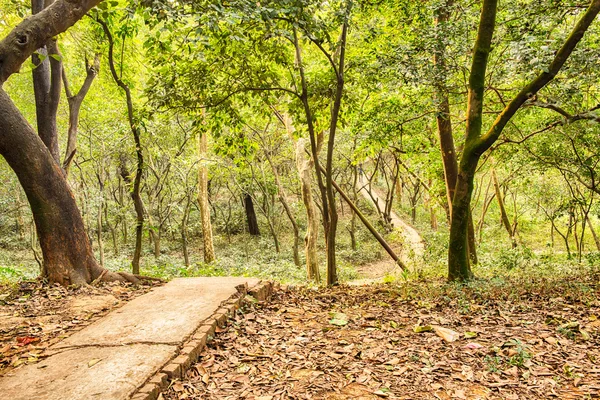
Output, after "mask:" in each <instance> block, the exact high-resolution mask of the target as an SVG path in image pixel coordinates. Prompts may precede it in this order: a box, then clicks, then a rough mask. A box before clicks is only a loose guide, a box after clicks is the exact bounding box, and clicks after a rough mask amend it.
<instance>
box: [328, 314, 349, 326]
mask: <svg viewBox="0 0 600 400" xmlns="http://www.w3.org/2000/svg"><path fill="white" fill-rule="evenodd" d="M329 316H330V317H331V319H330V320H329V323H330V324H331V325H336V326H345V325H348V316H347V315H346V314H344V313H338V312H331V313H329Z"/></svg>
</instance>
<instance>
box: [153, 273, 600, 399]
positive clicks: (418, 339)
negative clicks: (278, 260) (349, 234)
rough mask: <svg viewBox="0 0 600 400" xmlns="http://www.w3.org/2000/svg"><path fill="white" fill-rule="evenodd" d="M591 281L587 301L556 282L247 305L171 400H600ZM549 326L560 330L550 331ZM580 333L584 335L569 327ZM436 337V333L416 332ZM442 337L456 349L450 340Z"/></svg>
mask: <svg viewBox="0 0 600 400" xmlns="http://www.w3.org/2000/svg"><path fill="white" fill-rule="evenodd" d="M591 281H593V282H598V280H597V279H594V280H591ZM591 281H590V282H586V284H589V285H588V287H591V288H592V289H591V290H587V291H584V292H580V291H578V289H577V288H576V287H572V286H569V287H567V288H566V289H565V287H564V286H561V284H549V283H547V282H546V283H544V282H542V283H540V286H515V285H514V284H513V283H511V284H509V285H507V286H506V287H502V288H497V289H494V288H492V289H485V290H483V289H481V288H479V289H478V288H475V289H474V288H473V287H465V288H456V287H452V286H448V285H445V284H444V283H442V282H415V283H407V284H402V285H372V286H349V287H348V286H342V287H334V288H329V289H322V290H314V289H309V288H294V289H285V290H280V291H279V292H277V293H275V295H274V297H273V299H272V301H271V302H270V303H266V304H256V303H247V304H246V305H245V308H244V309H243V310H242V311H241V312H240V313H238V314H237V316H236V317H235V319H233V320H232V321H231V323H230V325H229V327H228V328H227V329H225V330H223V332H221V333H218V334H217V335H216V337H215V339H214V340H213V341H212V342H211V343H210V345H209V346H208V347H207V348H206V349H205V350H204V351H203V353H202V354H201V356H200V358H199V360H198V363H197V364H195V365H194V366H193V367H192V368H191V369H190V370H189V371H188V373H187V375H186V377H185V378H184V379H183V380H182V381H179V380H176V381H173V382H172V384H171V386H170V389H169V390H167V391H165V393H163V395H164V397H165V398H166V399H169V400H174V399H177V400H179V399H225V400H226V399H248V400H262V399H271V400H279V399H334V400H335V399H381V398H388V399H547V398H557V399H576V398H582V397H585V396H589V397H596V396H599V395H600V383H599V382H600V365H599V363H600V348H599V346H598V345H599V344H600V323H599V322H598V321H599V320H598V316H600V302H598V300H597V295H598V287H597V286H590V285H595V284H593V282H591ZM482 286H485V285H482ZM509 287H510V288H511V289H510V290H509ZM495 290H496V291H495ZM425 297H426V299H427V301H423V299H424V298H425ZM465 307H466V308H468V309H465ZM342 315H344V316H345V317H342ZM259 316H260V317H259ZM548 316H552V317H553V318H555V319H556V320H558V321H561V322H560V323H559V324H554V325H552V324H548V323H547V317H548ZM332 321H336V322H340V323H339V324H337V323H333V322H332ZM574 321H577V322H578V325H577V327H576V325H575V324H572V325H568V326H566V327H565V326H563V325H564V324H566V323H569V322H574ZM341 322H344V323H341ZM427 326H429V327H430V328H431V329H422V330H417V329H415V328H416V327H427ZM561 326H562V329H557V328H558V327H561ZM435 327H437V328H438V333H436V330H435ZM440 327H441V328H443V329H442V332H444V333H445V334H446V335H448V336H449V338H450V339H452V340H447V339H445V338H444V337H443V336H444V335H440V334H439V328H440ZM579 329H584V330H585V331H586V332H588V334H589V337H587V338H584V337H583V336H582V335H581V334H579V333H578V332H579ZM417 331H419V332H420V333H417ZM475 337H476V338H477V340H476V342H475V341H473V339H474V338H475ZM550 337H552V338H554V339H555V340H551V341H548V340H547V339H548V338H550Z"/></svg>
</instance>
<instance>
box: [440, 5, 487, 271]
mask: <svg viewBox="0 0 600 400" xmlns="http://www.w3.org/2000/svg"><path fill="white" fill-rule="evenodd" d="M453 3H454V1H453V0H445V4H442V5H441V6H440V7H439V8H438V9H437V10H436V15H435V26H436V34H437V41H436V43H437V46H436V48H435V50H434V56H433V63H434V66H435V69H436V79H435V82H434V99H435V102H436V104H437V113H436V122H437V126H438V136H439V140H440V150H441V153H442V164H443V166H444V178H445V179H444V181H445V183H446V198H447V200H448V208H447V210H448V214H447V215H448V217H450V218H451V216H452V199H453V198H454V192H455V187H456V182H457V180H458V161H457V160H458V158H457V156H456V148H455V146H454V137H453V135H452V120H451V117H450V101H449V98H448V87H447V83H446V79H447V78H446V74H447V72H446V69H447V67H446V46H445V45H444V42H445V39H444V36H445V28H446V25H447V24H448V19H449V17H450V10H449V8H450V7H451V6H452V4H453ZM467 234H468V235H469V237H468V246H467V247H468V251H469V257H470V261H471V262H473V263H474V264H477V247H476V243H475V229H474V227H473V218H472V216H470V215H469V227H468V231H467Z"/></svg>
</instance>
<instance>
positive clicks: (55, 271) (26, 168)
mask: <svg viewBox="0 0 600 400" xmlns="http://www.w3.org/2000/svg"><path fill="white" fill-rule="evenodd" d="M98 3H99V1H98V0H80V1H76V0H70V1H67V0H56V1H55V2H54V3H52V4H51V5H50V6H48V7H47V8H45V9H44V10H42V11H40V12H39V13H37V14H35V15H33V16H32V17H30V18H27V19H25V20H23V21H22V22H21V23H20V24H19V25H17V27H15V28H14V29H13V30H12V31H11V32H10V33H9V34H8V35H7V36H6V37H5V38H4V39H3V40H2V41H0V60H2V62H1V63H0V83H1V84H3V83H4V82H5V81H6V80H7V79H8V78H9V77H10V76H11V75H12V74H14V73H16V72H18V71H19V69H20V67H21V65H22V64H23V62H24V61H25V60H26V59H27V58H28V57H29V56H31V54H33V52H35V51H36V50H37V49H39V48H41V47H43V46H44V45H45V44H47V43H48V41H49V40H51V39H52V38H53V37H55V36H57V35H58V34H60V33H62V32H64V31H66V30H67V29H69V28H70V27H71V26H72V25H73V24H75V23H76V22H77V21H78V20H79V19H81V18H83V16H84V15H85V14H86V13H87V12H88V11H89V10H90V9H91V8H92V7H94V6H95V5H96V4H98ZM0 154H1V155H2V156H3V157H4V158H5V159H6V161H7V162H8V164H9V166H10V167H11V169H12V170H13V171H14V172H15V174H16V175H17V178H18V179H19V182H20V183H21V186H22V187H23V189H24V191H25V194H26V195H27V199H28V201H29V204H30V206H31V211H32V213H33V218H34V221H35V226H36V231H37V235H38V240H39V243H40V247H41V249H42V255H43V274H44V276H46V277H47V278H48V279H49V280H50V281H51V282H56V283H60V284H63V285H70V284H85V283H89V282H92V281H93V280H95V279H103V280H132V281H137V279H136V278H135V277H134V276H131V275H128V274H124V273H122V274H116V273H113V272H109V271H107V270H105V269H103V268H102V267H100V266H99V265H98V263H97V262H96V260H95V259H94V255H93V251H92V248H91V245H90V242H89V240H88V236H87V233H86V230H85V227H84V224H83V219H82V218H81V213H80V212H79V209H78V207H77V204H76V202H75V197H74V196H73V193H72V192H71V189H70V187H69V185H68V183H67V181H66V179H65V177H64V175H63V172H62V170H61V168H60V167H59V165H58V163H57V158H55V157H54V156H53V154H52V153H51V152H50V150H48V147H47V146H46V145H45V143H44V142H43V141H42V139H41V138H40V137H39V136H38V135H36V133H35V132H34V130H33V128H32V127H31V125H30V124H29V123H28V122H27V120H26V119H25V118H24V117H23V115H22V114H21V112H20V111H19V110H18V108H17V107H16V106H15V105H14V103H13V102H12V100H11V99H10V97H9V96H8V95H7V94H6V92H5V91H4V90H3V89H2V88H0Z"/></svg>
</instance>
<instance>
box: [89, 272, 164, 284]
mask: <svg viewBox="0 0 600 400" xmlns="http://www.w3.org/2000/svg"><path fill="white" fill-rule="evenodd" d="M143 281H152V282H165V281H164V280H163V279H160V278H153V277H150V276H143V275H136V274H130V273H128V272H111V271H109V270H107V269H104V270H103V271H102V273H100V275H99V276H98V277H97V278H96V279H95V280H94V281H93V282H92V285H94V284H96V283H98V282H129V283H133V284H134V285H139V284H140V283H142V282H143Z"/></svg>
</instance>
